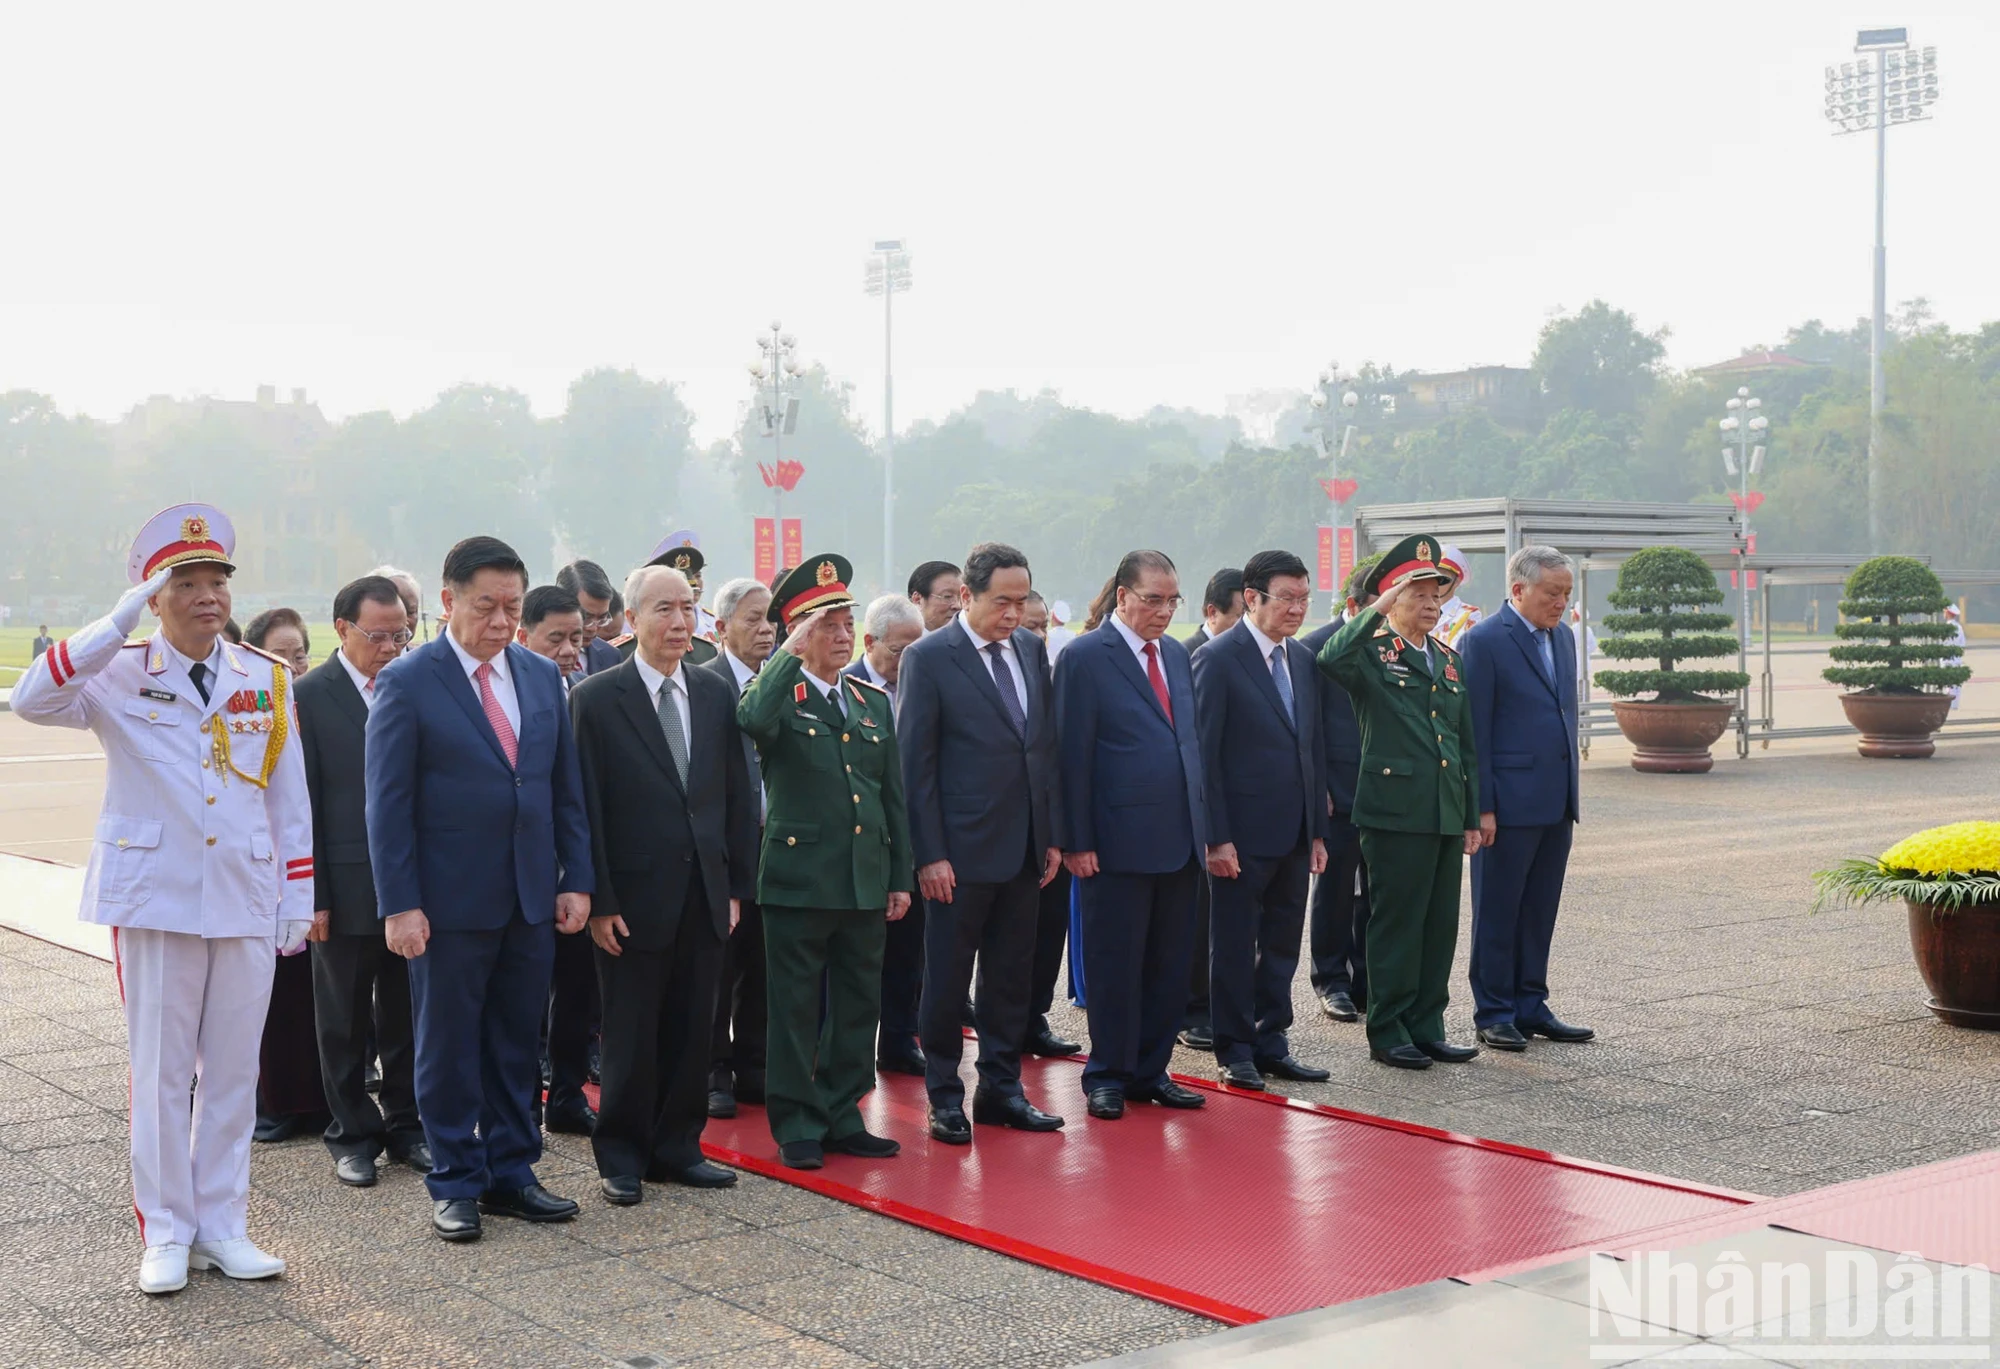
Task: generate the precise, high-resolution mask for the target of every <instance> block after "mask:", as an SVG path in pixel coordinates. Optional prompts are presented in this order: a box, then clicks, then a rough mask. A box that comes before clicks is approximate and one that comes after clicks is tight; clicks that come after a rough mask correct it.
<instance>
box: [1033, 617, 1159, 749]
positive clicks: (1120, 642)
mask: <svg viewBox="0 0 2000 1369" xmlns="http://www.w3.org/2000/svg"><path fill="white" fill-rule="evenodd" d="M1099 631H1101V632H1103V633H1105V634H1106V635H1107V636H1108V637H1109V639H1110V640H1109V641H1107V642H1106V643H1105V645H1106V647H1107V648H1108V649H1109V650H1110V652H1111V659H1112V662H1113V664H1114V667H1115V668H1116V669H1117V670H1118V671H1119V673H1121V674H1122V675H1124V677H1125V679H1126V680H1127V682H1129V683H1130V684H1131V686H1132V688H1134V689H1136V690H1138V691H1139V696H1140V697H1141V698H1143V699H1144V700H1145V701H1146V702H1147V703H1148V704H1150V705H1151V706H1152V709H1153V716H1154V717H1156V718H1158V719H1159V720H1160V721H1161V722H1163V723H1166V724H1167V726H1169V727H1172V726H1173V723H1172V722H1171V720H1169V719H1168V717H1167V714H1166V711H1165V710H1164V709H1162V708H1161V707H1160V697H1159V695H1157V694H1155V693H1153V682H1152V681H1151V680H1148V679H1147V678H1146V672H1145V671H1144V670H1143V669H1142V668H1141V667H1140V665H1139V658H1138V657H1136V656H1134V655H1133V654H1132V648H1131V647H1130V646H1128V645H1127V644H1126V641H1125V634H1124V633H1122V632H1120V631H1119V630H1118V628H1117V627H1116V625H1114V624H1113V623H1111V622H1110V621H1109V620H1107V621H1106V622H1105V624H1104V626H1103V627H1102V628H1100V629H1099ZM1161 655H1162V658H1163V659H1164V656H1165V653H1164V652H1162V653H1161ZM1160 673H1161V675H1162V676H1163V677H1164V676H1165V674H1166V666H1165V665H1164V664H1163V665H1162V666H1161V667H1160ZM1167 693H1168V697H1172V694H1173V686H1172V684H1171V682H1169V684H1168V687H1167ZM997 697H998V696H997V695H996V702H997Z"/></svg>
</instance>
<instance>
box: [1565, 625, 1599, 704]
mask: <svg viewBox="0 0 2000 1369" xmlns="http://www.w3.org/2000/svg"><path fill="white" fill-rule="evenodd" d="M1569 635H1570V636H1571V637H1572V638H1573V639H1574V640H1575V642H1576V682H1577V685H1578V686H1579V689H1578V692H1579V693H1581V692H1582V690H1581V686H1582V684H1583V683H1584V681H1586V680H1588V679H1589V678H1590V658H1591V657H1592V656H1595V655H1596V654H1597V629H1596V628H1594V627H1591V626H1590V625H1589V624H1587V623H1585V622H1584V621H1583V605H1582V603H1580V602H1579V603H1574V604H1571V605H1570V606H1569Z"/></svg>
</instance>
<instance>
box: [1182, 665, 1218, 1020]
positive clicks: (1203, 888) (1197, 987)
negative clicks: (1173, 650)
mask: <svg viewBox="0 0 2000 1369" xmlns="http://www.w3.org/2000/svg"><path fill="white" fill-rule="evenodd" d="M1214 640H1215V638H1214V636H1213V635H1212V634H1211V633H1210V632H1209V630H1208V628H1207V626H1206V625H1203V626H1201V627H1198V628H1196V629H1195V630H1194V634H1193V635H1192V636H1190V637H1189V638H1188V639H1187V649H1188V655H1189V657H1190V658H1192V657H1194V656H1197V655H1199V654H1200V653H1201V649H1202V648H1203V647H1205V646H1207V645H1208V644H1209V643H1210V642H1212V641H1214ZM1208 918H1209V895H1208V877H1207V875H1205V874H1204V875H1203V876H1202V879H1201V882H1200V883H1199V884H1198V885H1197V886H1196V888H1195V898H1194V964H1193V968H1192V971H1191V977H1190V979H1189V981H1188V1005H1187V1015H1186V1016H1185V1017H1183V1018H1182V1019H1181V1026H1182V1028H1183V1030H1186V1031H1202V1032H1205V1031H1209V1030H1211V1022H1212V1019H1213V1017H1214V1010H1213V1008H1212V1006H1211V1005H1210V1003H1209V1000H1208Z"/></svg>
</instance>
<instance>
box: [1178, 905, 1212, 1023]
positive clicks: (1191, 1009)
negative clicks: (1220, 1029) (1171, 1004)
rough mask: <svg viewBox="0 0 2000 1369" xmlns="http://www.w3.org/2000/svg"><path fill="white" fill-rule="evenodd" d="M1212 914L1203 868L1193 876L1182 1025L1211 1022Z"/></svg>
mask: <svg viewBox="0 0 2000 1369" xmlns="http://www.w3.org/2000/svg"><path fill="white" fill-rule="evenodd" d="M1214 915H1215V900H1214V895H1213V894H1212V893H1211V892H1210V890H1209V887H1208V874H1207V872H1206V871H1203V872H1201V873H1199V874H1197V876H1196V877H1195V885H1194V954H1193V956H1191V957H1190V958H1189V960H1188V1001H1187V1011H1186V1012H1185V1013H1184V1014H1182V1016H1181V1026H1183V1027H1187V1028H1209V1027H1211V1026H1212V1025H1213V1022H1214V1015H1215V1009H1214V1004H1213V1003H1212V1002H1211V1001H1210V998H1209V982H1208V981H1209V969H1208V944H1209V936H1210V933H1209V927H1210V920H1211V919H1212V918H1213V917H1214Z"/></svg>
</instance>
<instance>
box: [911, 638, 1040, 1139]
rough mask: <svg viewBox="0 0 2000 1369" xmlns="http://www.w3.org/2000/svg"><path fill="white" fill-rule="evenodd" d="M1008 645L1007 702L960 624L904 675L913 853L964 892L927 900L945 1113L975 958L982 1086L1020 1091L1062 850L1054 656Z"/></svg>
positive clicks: (927, 642)
mask: <svg viewBox="0 0 2000 1369" xmlns="http://www.w3.org/2000/svg"><path fill="white" fill-rule="evenodd" d="M1009 642H1010V644H1011V645H1012V647H1013V654H1014V659H1013V661H1010V662H1008V663H1007V675H1008V680H1009V688H1010V691H1011V692H1010V694H1009V695H1003V694H1002V693H1001V690H1000V688H999V687H998V686H997V685H996V682H995V669H994V667H993V666H991V665H989V663H988V660H987V659H986V658H987V657H988V656H990V655H991V654H992V653H990V652H989V651H988V650H987V647H986V645H985V644H984V643H982V644H980V645H978V646H975V645H974V643H973V640H972V638H971V636H970V635H969V634H968V632H967V631H966V628H965V626H964V625H963V623H951V624H947V625H946V626H945V627H943V628H941V629H940V630H938V631H937V632H933V633H931V634H930V635H929V636H927V637H923V638H920V639H919V640H918V641H916V642H914V643H912V644H911V645H910V647H909V649H908V650H906V651H905V652H904V653H903V663H902V668H901V669H900V670H899V671H898V672H897V693H898V699H897V703H896V746H897V749H898V750H900V751H901V752H902V760H903V794H904V802H905V804H906V805H907V807H908V810H909V815H910V843H911V849H912V851H913V853H914V857H915V862H916V866H917V868H918V869H919V870H922V869H923V867H924V866H926V865H929V864H931V863H933V862H935V861H940V860H948V861H950V862H951V866H952V873H953V876H954V879H955V881H956V883H955V887H954V889H953V891H952V899H951V901H950V902H949V903H936V902H932V901H930V900H928V899H926V900H925V908H924V978H923V984H924V989H923V1004H922V1008H921V1012H920V1020H921V1022H922V1034H923V1045H924V1061H925V1080H924V1082H925V1086H926V1087H927V1088H928V1090H929V1092H930V1097H931V1102H932V1103H933V1104H934V1105H936V1106H940V1107H943V1106H957V1105H958V1104H960V1103H961V1102H962V1101H963V1100H964V1097H965V1085H964V1084H963V1083H962V1082H961V1081H960V1079H959V1077H958V1062H959V1058H960V1053H961V1050H962V1047H963V1038H962V1036H961V1034H960V1031H959V1021H960V1014H961V1009H962V1005H963V1004H964V1002H965V993H966V989H967V987H968V986H969V985H970V984H971V982H972V962H973V957H974V956H975V955H976V956H977V957H978V959H979V992H978V994H977V996H976V998H975V999H974V1002H973V1019H974V1021H975V1022H976V1024H977V1025H978V1029H979V1082H980V1087H981V1088H982V1089H987V1090H990V1091H992V1092H993V1093H994V1094H996V1095H999V1096H1006V1095H1012V1094H1018V1093H1020V1091H1021V1042H1022V1039H1023V1038H1024V1036H1025V1035H1026V1033H1027V1029H1028V1015H1029V1007H1030V999H1031V997H1032V994H1033V978H1034V974H1033V971H1034V958H1035V934H1036V928H1037V922H1038V916H1037V914H1038V910H1039V906H1040V900H1039V897H1038V893H1039V890H1040V888H1041V874H1042V866H1043V863H1044V858H1045V855H1046V853H1047V852H1048V851H1049V849H1050V848H1051V847H1053V846H1054V845H1055V830H1056V804H1057V802H1058V799H1057V788H1058V776H1057V764H1058V761H1057V756H1056V729H1055V711H1054V703H1053V699H1052V687H1051V684H1050V679H1049V663H1048V653H1047V649H1046V648H1045V647H1044V646H1043V645H1042V641H1041V639H1040V638H1039V637H1037V636H1035V634H1034V633H1032V632H1029V631H1027V630H1026V629H1022V628H1017V629H1015V631H1014V633H1013V635H1012V637H1011V638H1010V639H1009ZM1003 659H1005V658H1004V654H1003ZM1017 670H1018V677H1017V676H1016V671H1017ZM1016 683H1018V684H1019V685H1020V686H1021V689H1014V688H1013V686H1014V685H1015V684H1016ZM1023 690H1025V693H1026V705H1025V707H1023V706H1022V704H1021V700H1020V698H1019V697H1018V696H1019V694H1020V693H1021V692H1022V691H1023ZM1016 710H1018V711H1019V714H1020V717H1019V720H1018V721H1017V720H1016V718H1015V712H1016Z"/></svg>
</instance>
